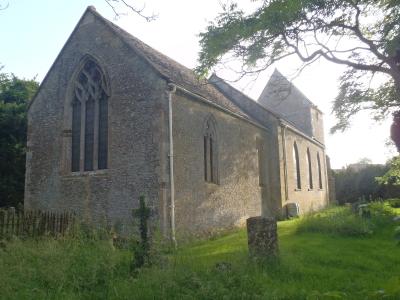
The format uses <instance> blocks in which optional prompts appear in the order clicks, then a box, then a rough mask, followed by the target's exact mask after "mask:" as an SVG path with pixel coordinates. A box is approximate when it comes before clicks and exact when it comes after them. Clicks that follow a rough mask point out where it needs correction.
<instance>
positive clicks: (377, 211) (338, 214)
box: [297, 202, 394, 237]
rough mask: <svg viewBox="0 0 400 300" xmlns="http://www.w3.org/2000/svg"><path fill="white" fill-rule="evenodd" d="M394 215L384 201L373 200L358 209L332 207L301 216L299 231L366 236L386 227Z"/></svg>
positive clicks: (298, 225)
mask: <svg viewBox="0 0 400 300" xmlns="http://www.w3.org/2000/svg"><path fill="white" fill-rule="evenodd" d="M393 216H394V211H393V210H392V209H391V208H390V207H389V206H388V205H387V203H383V202H373V203H370V204H368V206H365V207H364V208H362V209H361V208H360V209H359V210H356V211H354V210H353V209H352V208H351V207H344V206H342V207H332V208H330V209H327V210H324V211H322V212H317V213H311V214H308V215H305V216H303V217H301V218H300V219H299V220H298V221H297V223H298V224H297V232H298V233H304V232H317V233H324V234H330V235H338V236H347V237H366V236H370V235H372V234H374V233H375V232H377V231H379V230H380V229H384V228H386V227H387V225H389V224H391V223H392V218H393Z"/></svg>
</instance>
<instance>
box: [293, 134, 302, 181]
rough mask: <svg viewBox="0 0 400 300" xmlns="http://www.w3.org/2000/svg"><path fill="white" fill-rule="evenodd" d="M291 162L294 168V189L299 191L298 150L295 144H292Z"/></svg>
mask: <svg viewBox="0 0 400 300" xmlns="http://www.w3.org/2000/svg"><path fill="white" fill-rule="evenodd" d="M293 161H294V166H295V178H296V188H297V189H301V177H300V160H299V149H298V148H297V144H296V142H294V144H293Z"/></svg>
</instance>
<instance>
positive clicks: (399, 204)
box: [386, 198, 400, 208]
mask: <svg viewBox="0 0 400 300" xmlns="http://www.w3.org/2000/svg"><path fill="white" fill-rule="evenodd" d="M386 201H387V203H389V205H390V206H391V207H393V208H400V199H398V198H394V199H387V200H386Z"/></svg>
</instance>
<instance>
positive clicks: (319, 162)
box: [317, 153, 322, 190]
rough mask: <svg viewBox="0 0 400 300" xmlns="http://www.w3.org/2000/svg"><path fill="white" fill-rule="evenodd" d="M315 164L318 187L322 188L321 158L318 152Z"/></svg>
mask: <svg viewBox="0 0 400 300" xmlns="http://www.w3.org/2000/svg"><path fill="white" fill-rule="evenodd" d="M317 165H318V187H319V189H321V190H322V172H321V160H320V158H319V153H317Z"/></svg>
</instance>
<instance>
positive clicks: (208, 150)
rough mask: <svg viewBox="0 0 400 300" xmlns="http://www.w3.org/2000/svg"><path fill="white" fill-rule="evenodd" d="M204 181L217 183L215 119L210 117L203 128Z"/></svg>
mask: <svg viewBox="0 0 400 300" xmlns="http://www.w3.org/2000/svg"><path fill="white" fill-rule="evenodd" d="M203 143H204V180H205V181H206V182H211V183H218V143H217V134H216V122H215V119H214V118H213V117H212V116H210V117H209V118H208V119H207V120H206V122H205V126H204V136H203Z"/></svg>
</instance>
